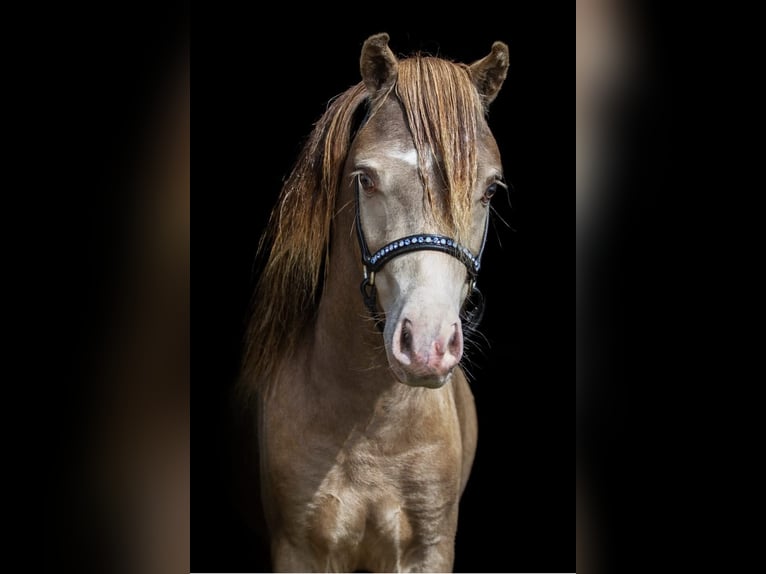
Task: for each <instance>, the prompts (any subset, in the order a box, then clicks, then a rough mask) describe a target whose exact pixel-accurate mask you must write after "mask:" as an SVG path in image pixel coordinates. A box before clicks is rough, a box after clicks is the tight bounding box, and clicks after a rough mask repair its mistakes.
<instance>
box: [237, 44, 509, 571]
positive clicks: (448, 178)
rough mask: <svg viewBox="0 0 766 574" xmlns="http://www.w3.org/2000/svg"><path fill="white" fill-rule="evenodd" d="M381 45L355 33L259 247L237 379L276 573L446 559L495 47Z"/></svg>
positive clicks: (466, 452)
mask: <svg viewBox="0 0 766 574" xmlns="http://www.w3.org/2000/svg"><path fill="white" fill-rule="evenodd" d="M388 43H389V36H388V35H387V34H385V33H383V34H377V35H374V36H370V37H369V38H368V39H367V40H366V41H365V42H364V45H363V47H362V51H361V57H360V71H361V81H360V82H359V83H357V84H356V85H354V86H352V87H351V88H349V89H348V90H346V91H345V92H344V93H342V94H341V95H339V96H337V97H336V98H335V99H333V100H331V102H330V103H329V104H328V107H327V109H326V111H325V113H324V114H323V115H322V117H321V118H320V120H319V121H318V122H317V123H316V124H315V126H314V129H313V131H312V133H311V135H310V136H309V138H308V140H307V142H306V144H305V146H304V147H303V150H302V151H301V153H300V155H299V158H298V160H297V163H296V164H295V167H294V169H293V171H292V173H291V174H290V175H289V177H288V178H287V179H286V180H285V182H284V185H283V189H282V192H281V194H280V197H279V199H278V202H277V205H276V207H275V208H274V210H273V212H272V215H271V218H270V220H269V224H268V226H267V231H266V232H265V234H264V235H263V237H262V239H261V243H260V250H261V253H268V258H267V260H266V261H265V264H264V268H263V271H262V273H261V275H260V279H259V282H258V285H257V286H256V289H255V292H254V299H253V301H254V307H253V313H252V317H251V319H250V324H249V327H248V330H247V334H246V345H245V353H244V360H243V367H242V372H241V377H240V385H241V386H242V388H243V389H244V394H245V395H246V396H247V397H248V400H250V404H252V405H254V406H253V408H254V410H255V412H254V416H253V418H254V420H255V421H257V422H256V423H254V424H253V426H254V427H255V428H256V435H257V437H258V439H257V450H258V457H259V461H260V462H259V473H260V495H261V499H262V504H263V509H264V513H265V519H266V523H267V526H268V532H269V545H270V550H271V559H272V564H273V567H274V569H275V570H276V571H303V572H311V571H346V572H351V571H355V570H363V571H384V572H390V571H445V572H446V571H451V570H452V567H453V562H454V552H455V551H454V546H455V533H456V529H457V519H458V502H459V500H460V497H461V495H462V493H463V490H464V489H465V486H466V483H467V481H468V477H469V474H470V471H471V466H472V464H473V459H474V454H475V450H476V443H477V416H476V409H475V405H474V399H473V395H472V393H471V390H470V388H469V384H468V381H467V379H466V374H465V372H464V370H463V368H462V367H461V366H460V363H461V359H462V356H463V350H464V335H465V333H466V332H467V330H469V329H475V328H476V324H477V322H478V320H479V319H480V315H481V309H482V303H483V302H482V299H481V293H480V292H479V290H478V287H477V278H478V275H479V271H480V266H481V255H482V251H483V249H484V244H485V242H486V239H487V228H488V225H489V223H488V221H489V212H490V209H489V206H490V200H491V198H492V196H493V195H494V194H495V193H496V192H497V191H498V190H499V189H501V188H504V187H506V184H505V183H504V179H503V171H502V164H501V158H500V152H499V149H498V146H497V143H496V141H495V139H494V137H493V135H492V133H491V131H490V129H489V126H488V124H487V121H486V116H487V112H488V108H489V104H490V103H491V102H492V101H493V100H494V99H495V97H496V96H497V94H498V92H499V90H500V88H501V86H502V84H503V82H504V81H505V78H506V75H507V70H508V64H509V58H508V47H507V46H506V45H505V44H504V43H502V42H495V43H494V44H493V45H492V49H491V52H490V53H489V55H487V56H485V57H484V58H482V59H480V60H478V61H476V62H474V63H473V64H470V65H466V64H462V63H454V62H451V61H448V60H446V59H442V58H440V57H434V56H428V55H423V54H415V55H412V56H410V57H408V58H403V59H397V57H396V56H395V55H394V53H393V52H392V51H391V49H390V48H389V45H388ZM360 290H361V293H360Z"/></svg>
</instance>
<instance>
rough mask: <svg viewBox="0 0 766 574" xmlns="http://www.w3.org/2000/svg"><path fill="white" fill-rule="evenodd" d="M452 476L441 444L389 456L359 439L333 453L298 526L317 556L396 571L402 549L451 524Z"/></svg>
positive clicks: (453, 466) (455, 487)
mask: <svg viewBox="0 0 766 574" xmlns="http://www.w3.org/2000/svg"><path fill="white" fill-rule="evenodd" d="M458 476H459V470H458V462H457V460H456V459H453V458H452V457H450V456H444V449H443V448H442V445H440V444H431V445H426V446H420V447H418V448H414V449H412V450H409V451H407V452H402V453H398V454H396V455H392V454H390V453H385V454H382V453H381V449H380V447H379V445H377V444H375V443H374V442H370V441H367V440H359V441H357V442H356V444H354V445H353V446H350V447H348V446H347V447H346V448H344V449H341V450H340V451H339V452H338V454H337V456H336V458H335V461H334V463H333V464H332V465H331V466H330V467H329V468H328V469H327V472H326V473H325V474H324V476H323V477H322V479H321V481H320V482H319V484H318V488H316V489H315V491H314V492H313V493H311V495H310V502H309V504H308V505H306V506H305V515H304V517H303V520H302V521H301V523H302V524H303V525H304V528H305V533H306V534H307V535H308V538H309V540H310V542H311V545H312V546H313V547H314V548H316V549H317V550H319V552H320V554H322V555H326V556H343V557H346V558H347V559H352V558H353V559H356V560H359V561H361V562H360V563H361V564H363V565H365V566H364V567H365V568H367V569H369V568H372V567H373V566H375V567H376V569H380V568H383V569H385V570H394V569H397V570H398V569H400V568H401V566H402V560H403V559H404V558H405V557H406V556H407V552H408V549H410V548H412V547H413V545H417V544H423V543H428V542H429V541H430V540H437V539H439V538H440V536H441V535H442V534H443V531H444V528H445V526H446V525H447V524H449V523H450V522H451V521H450V520H449V518H450V514H451V512H452V510H453V507H454V506H455V505H456V503H457V499H458V495H459V483H458V479H457V477H458ZM306 494H308V493H306ZM360 563H359V562H358V563H356V564H353V563H349V564H345V565H338V566H341V567H344V568H349V567H354V568H358V567H360V566H359V564H360Z"/></svg>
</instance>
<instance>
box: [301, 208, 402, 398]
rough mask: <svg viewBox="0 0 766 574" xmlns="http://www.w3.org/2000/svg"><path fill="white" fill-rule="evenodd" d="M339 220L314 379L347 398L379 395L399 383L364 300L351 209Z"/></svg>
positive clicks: (318, 324)
mask: <svg viewBox="0 0 766 574" xmlns="http://www.w3.org/2000/svg"><path fill="white" fill-rule="evenodd" d="M343 211H344V212H345V213H344V214H342V215H341V216H339V218H338V220H337V221H336V222H335V225H334V231H333V238H332V245H331V249H330V253H331V256H330V261H329V268H328V275H327V281H326V283H325V286H324V290H323V294H322V298H321V301H320V303H319V310H318V314H317V321H316V324H315V329H314V341H313V345H312V353H311V355H310V361H311V364H310V365H309V367H310V371H311V373H312V379H314V380H315V381H316V383H317V384H319V385H321V386H323V387H325V388H326V389H328V390H331V389H340V390H342V392H343V393H344V399H345V400H349V399H350V398H351V397H352V396H354V395H359V396H360V397H362V398H363V397H367V398H370V397H374V396H378V395H380V394H381V393H383V392H386V391H390V390H392V389H394V390H398V389H397V387H403V385H401V384H399V383H398V382H397V381H396V380H395V378H394V376H393V374H392V373H391V372H390V370H389V368H388V359H387V357H386V352H385V347H384V344H383V337H382V336H381V333H380V331H379V330H378V329H377V328H376V327H375V323H374V322H373V321H372V318H371V316H370V315H369V312H368V311H367V309H366V307H365V306H364V303H363V301H362V296H361V294H360V292H359V284H360V283H361V281H362V267H361V263H360V261H359V250H358V248H357V246H356V243H355V236H354V235H353V234H352V233H350V230H352V225H353V217H350V216H349V213H348V212H349V211H351V210H349V209H346V210H343Z"/></svg>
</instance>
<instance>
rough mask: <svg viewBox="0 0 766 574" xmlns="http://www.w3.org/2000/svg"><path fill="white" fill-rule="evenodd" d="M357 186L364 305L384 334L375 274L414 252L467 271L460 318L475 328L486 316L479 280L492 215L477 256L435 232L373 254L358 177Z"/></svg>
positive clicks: (397, 241) (398, 241)
mask: <svg viewBox="0 0 766 574" xmlns="http://www.w3.org/2000/svg"><path fill="white" fill-rule="evenodd" d="M354 185H355V187H356V236H357V238H358V239H359V249H360V250H361V252H362V265H363V266H364V278H363V279H362V284H361V285H360V288H361V291H362V298H363V299H364V304H365V305H366V306H367V309H368V310H369V311H370V314H371V315H372V316H373V318H374V319H375V324H376V325H377V327H378V329H380V330H381V331H382V330H383V328H384V327H385V324H386V323H385V319H383V318H382V317H381V315H380V313H378V308H377V287H376V286H375V274H376V273H377V272H378V271H380V270H381V269H382V268H383V266H384V265H385V264H386V263H388V262H389V261H391V260H392V259H393V258H394V257H398V256H399V255H404V254H405V253H412V252H413V251H441V252H442V253H446V254H448V255H451V256H452V257H454V258H456V259H458V260H459V261H460V262H461V263H462V264H463V265H465V267H466V269H467V270H468V278H467V281H468V283H469V285H468V296H467V297H466V300H465V301H464V302H463V307H462V309H461V311H460V315H461V319H462V320H463V323H464V324H465V325H466V326H467V327H475V326H477V325H478V324H479V322H480V321H481V317H482V315H483V313H484V297H483V296H482V294H481V291H479V289H478V288H477V287H476V280H477V278H478V275H479V268H480V267H481V256H482V253H484V245H485V244H486V242H487V230H488V229H489V216H487V217H486V218H485V220H484V234H483V236H482V239H481V247H480V248H479V253H478V255H474V254H473V253H472V252H471V250H470V249H468V247H466V246H464V245H461V244H460V243H458V242H457V241H456V240H454V239H452V238H451V237H447V236H445V235H439V234H434V233H418V234H415V235H408V236H407V237H401V238H399V239H395V240H394V241H391V242H390V243H387V244H386V245H384V246H383V247H381V248H380V249H378V250H377V251H376V252H375V253H370V249H369V248H368V247H367V241H366V240H365V238H364V231H363V230H362V217H361V213H360V202H359V176H357V177H356V178H355V180H354Z"/></svg>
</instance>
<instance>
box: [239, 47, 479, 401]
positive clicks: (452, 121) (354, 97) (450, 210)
mask: <svg viewBox="0 0 766 574" xmlns="http://www.w3.org/2000/svg"><path fill="white" fill-rule="evenodd" d="M392 91H393V92H394V93H395V95H396V97H397V98H398V100H399V101H400V102H401V105H402V109H403V110H404V114H405V118H406V121H407V124H408V127H409V129H410V132H411V134H412V138H413V141H414V144H415V148H416V150H417V154H418V161H419V164H420V172H421V177H422V178H423V183H424V185H425V189H426V197H427V201H428V203H429V205H430V206H431V208H432V213H434V214H435V215H436V216H437V217H438V218H439V219H441V220H443V222H444V224H445V225H447V226H448V228H449V229H452V230H454V231H455V233H456V235H457V236H460V235H461V234H462V231H463V230H464V229H465V228H466V226H467V222H468V220H469V214H470V210H471V190H472V189H474V185H475V183H476V178H477V172H478V159H477V154H478V151H477V145H478V144H477V142H478V138H479V126H480V121H481V118H482V117H483V114H484V107H483V105H482V101H481V98H480V96H479V94H478V92H477V90H476V88H475V86H474V84H473V82H472V81H471V77H470V74H469V70H468V67H467V66H465V65H463V64H456V63H452V62H449V61H447V60H443V59H440V58H434V57H427V56H420V55H417V56H413V57H411V58H408V59H405V60H401V61H400V62H399V68H398V77H397V81H396V84H395V85H394V86H393V90H392ZM384 98H385V96H384V97H383V98H381V100H380V101H379V102H378V103H380V102H382V100H383V99H384ZM368 100H369V95H368V91H367V89H366V88H365V86H364V84H363V83H361V82H360V83H359V84H357V85H355V86H353V87H351V88H349V89H348V90H347V91H346V92H344V93H343V94H341V95H340V96H338V97H337V98H335V99H334V100H333V101H332V102H331V103H330V104H329V106H328V108H327V110H326V112H325V113H324V115H323V116H322V117H321V118H320V120H319V121H318V122H317V123H316V125H315V126H314V130H313V131H312V133H311V135H310V137H309V140H308V142H307V143H306V145H305V146H304V148H303V150H302V151H301V154H300V156H299V158H298V161H297V163H296V165H295V167H294V169H293V171H292V173H291V174H290V176H289V177H288V178H287V181H286V182H285V184H284V186H283V188H282V193H281V195H280V197H279V200H278V203H277V205H276V207H275V209H274V211H273V212H272V214H271V218H270V221H269V225H268V228H267V230H266V232H265V233H264V235H263V237H262V238H261V242H260V245H259V254H265V253H266V252H267V251H268V260H267V261H266V264H265V268H264V270H263V272H262V275H261V277H260V280H259V283H258V286H257V288H256V291H255V296H254V301H253V315H252V318H251V321H250V325H249V328H248V332H247V339H246V348H245V357H244V368H243V372H242V380H241V384H242V386H243V387H244V389H245V390H246V391H248V390H252V389H253V388H257V387H260V386H262V385H264V384H267V383H268V381H269V380H270V379H271V378H272V377H273V376H274V375H275V371H276V369H277V367H278V366H279V364H280V363H281V362H282V361H283V360H284V359H285V358H286V357H289V356H290V355H291V354H292V352H293V351H294V349H295V346H296V343H297V341H298V337H299V336H300V334H301V333H302V332H303V330H304V329H305V327H306V326H307V325H309V324H310V323H311V322H313V320H314V317H315V314H316V309H317V307H318V304H319V298H320V296H321V285H322V279H323V278H322V277H321V276H320V275H321V273H322V269H323V264H324V262H325V259H326V257H327V253H328V251H329V243H330V237H331V227H332V219H333V214H334V212H335V207H336V205H335V203H336V201H335V200H336V196H337V193H338V190H339V187H340V178H341V176H342V171H343V168H344V164H345V161H346V156H347V155H348V151H349V148H350V145H351V140H352V136H353V134H352V131H353V128H354V127H355V123H356V113H357V111H358V110H359V109H360V107H361V106H363V105H364V104H365V103H367V102H368ZM375 110H376V108H375V107H373V109H372V110H371V112H370V113H375ZM429 157H433V159H434V165H435V166H436V173H437V177H439V178H440V180H441V181H439V182H430V181H429V180H428V170H427V169H426V162H427V161H428V158H429ZM434 184H436V185H434ZM440 189H443V190H445V191H444V195H439V196H438V197H440V198H443V200H437V190H440Z"/></svg>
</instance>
